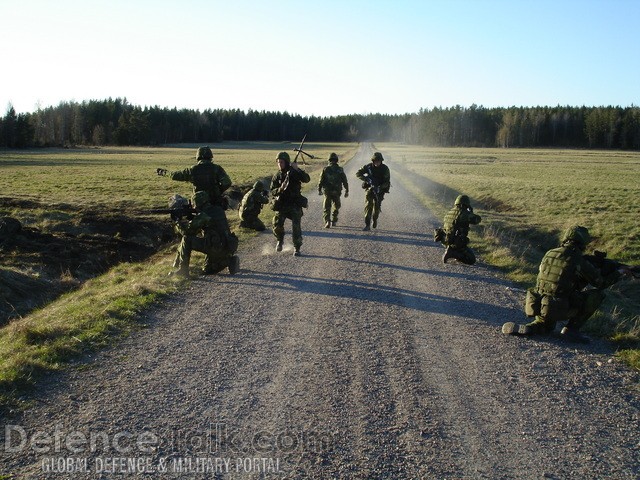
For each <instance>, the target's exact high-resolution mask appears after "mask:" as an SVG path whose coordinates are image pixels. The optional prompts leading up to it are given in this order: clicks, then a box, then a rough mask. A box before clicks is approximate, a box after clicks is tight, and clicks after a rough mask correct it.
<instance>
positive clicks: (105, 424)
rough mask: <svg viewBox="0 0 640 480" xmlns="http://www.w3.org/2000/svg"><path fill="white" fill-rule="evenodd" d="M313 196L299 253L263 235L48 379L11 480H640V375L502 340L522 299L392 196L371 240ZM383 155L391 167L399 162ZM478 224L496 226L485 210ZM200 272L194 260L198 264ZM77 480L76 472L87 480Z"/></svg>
mask: <svg viewBox="0 0 640 480" xmlns="http://www.w3.org/2000/svg"><path fill="white" fill-rule="evenodd" d="M371 151H372V150H371V146H370V145H366V144H365V145H363V147H362V148H361V149H360V151H359V152H358V154H357V155H356V157H355V158H354V159H353V160H351V161H350V162H349V163H347V164H346V166H345V170H346V172H347V176H348V178H349V182H350V186H351V196H350V197H349V198H348V199H345V200H344V202H343V209H342V211H341V216H340V219H339V222H338V226H336V227H335V228H331V229H325V228H323V222H322V214H321V197H320V196H318V195H317V193H316V190H315V189H313V190H311V192H310V193H309V194H308V196H309V208H308V209H307V210H306V211H305V216H304V218H303V233H304V245H303V247H302V253H303V256H301V257H294V256H293V255H292V247H291V236H290V224H289V223H287V225H286V227H287V237H286V238H285V251H283V252H281V253H276V252H275V251H274V246H275V240H274V238H273V236H272V235H271V233H270V232H268V233H263V234H261V235H260V236H259V237H257V238H255V239H254V240H252V241H251V242H250V243H249V244H248V245H244V246H243V248H242V251H241V253H240V255H241V271H240V273H239V274H237V275H235V276H231V275H228V274H221V275H219V276H215V277H203V278H197V279H196V280H194V281H193V282H192V283H191V284H190V286H189V287H188V288H187V290H186V291H184V292H183V293H181V294H178V295H175V296H173V297H171V298H170V299H168V300H167V301H165V302H164V304H163V305H161V306H159V307H158V308H156V309H154V310H153V311H151V312H149V314H148V315H147V318H146V319H145V322H146V323H147V324H148V328H146V329H144V330H143V331H140V332H138V333H136V334H134V335H132V336H131V337H130V338H128V339H127V340H126V341H124V342H122V343H121V344H119V345H118V346H117V347H116V348H112V349H109V350H107V351H104V352H102V353H100V354H98V355H96V356H94V357H92V358H90V359H87V361H86V362H82V363H80V364H79V365H77V367H74V368H72V369H69V370H68V371H66V372H63V373H60V374H55V375H53V376H52V377H51V378H49V379H47V381H46V382H43V383H42V385H41V387H40V389H39V393H38V399H37V402H36V406H35V407H34V408H32V409H30V410H28V411H26V412H24V413H23V414H21V415H20V416H17V417H14V418H4V419H3V429H2V435H3V438H2V442H3V451H2V457H3V458H2V463H1V467H0V472H2V473H5V474H13V475H15V478H48V479H51V478H55V479H57V478H114V477H115V478H122V477H133V476H136V477H140V476H142V477H145V478H314V479H319V478H390V479H400V478H412V479H413V478H416V479H417V478H421V479H462V478H464V479H541V478H552V479H573V478H575V479H591V478H593V479H596V478H597V479H602V478H615V479H637V478H640V435H639V432H640V428H639V406H640V402H639V398H640V395H639V389H638V374H637V373H635V372H631V371H629V370H628V369H627V368H626V367H624V366H623V365H621V364H619V362H618V361H617V360H615V359H614V358H613V356H612V354H613V352H612V350H611V346H610V345H608V344H607V343H605V342H601V341H594V342H592V343H591V344H589V345H586V346H585V345H575V344H566V343H564V342H563V341H561V340H560V339H559V338H557V337H552V338H548V339H540V340H532V339H522V338H515V337H505V336H503V335H502V334H501V333H500V326H501V325H502V323H503V322H506V321H522V320H523V319H524V318H523V314H522V313H521V308H520V304H521V301H522V298H523V292H522V291H520V290H518V289H515V288H514V287H513V286H512V285H510V284H509V282H507V281H505V280H503V279H502V278H501V277H500V276H499V275H498V274H497V273H496V272H495V271H493V270H492V269H491V268H488V267H487V266H485V265H484V264H483V262H482V259H481V258H480V259H479V263H478V264H477V265H476V266H473V267H468V266H464V265H460V264H457V263H455V262H451V263H450V264H448V265H443V264H442V262H441V260H440V258H441V255H442V253H443V249H442V247H441V246H440V245H436V244H435V243H433V241H432V238H431V230H432V227H433V225H434V224H436V223H438V224H439V223H440V221H439V220H436V219H434V218H433V217H432V215H431V214H430V213H429V212H428V211H427V210H425V209H424V207H422V206H421V205H420V204H419V203H418V202H417V201H416V199H415V198H413V197H412V196H411V195H410V194H408V193H407V191H406V190H405V189H404V188H403V186H402V185H401V184H400V182H399V181H398V180H397V179H396V180H394V177H393V175H394V171H397V169H398V168H401V167H400V165H398V164H396V165H394V159H393V158H387V159H386V160H387V164H388V165H389V167H390V169H391V175H392V185H393V187H392V189H391V193H390V194H389V195H387V197H386V198H385V200H384V202H383V211H382V214H381V216H380V221H379V228H378V229H375V230H372V231H370V232H363V231H362V230H361V228H362V226H363V220H362V206H363V191H362V189H361V188H360V182H359V181H358V180H357V179H356V178H355V176H354V173H355V171H356V169H357V168H359V167H360V166H362V165H364V164H365V163H367V162H368V161H369V158H370V156H371ZM383 153H384V152H383ZM479 213H482V212H479ZM197 260H198V259H197ZM72 470H77V471H75V472H72Z"/></svg>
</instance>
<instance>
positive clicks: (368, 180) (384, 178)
mask: <svg viewBox="0 0 640 480" xmlns="http://www.w3.org/2000/svg"><path fill="white" fill-rule="evenodd" d="M383 161H384V158H383V157H382V154H381V153H380V152H375V153H374V154H373V156H372V157H371V163H368V164H366V165H364V166H363V167H362V168H360V170H358V171H357V172H356V177H357V178H358V179H360V180H362V188H364V189H365V190H366V194H365V198H364V228H363V230H364V231H367V230H370V229H371V227H373V228H376V227H377V226H378V217H379V216H380V210H381V204H382V200H383V199H384V194H385V193H389V188H391V173H390V172H389V167H387V166H386V165H383V163H382V162H383ZM372 218H373V223H371V219H372Z"/></svg>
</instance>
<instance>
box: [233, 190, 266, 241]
mask: <svg viewBox="0 0 640 480" xmlns="http://www.w3.org/2000/svg"><path fill="white" fill-rule="evenodd" d="M267 203H269V196H268V195H267V192H266V190H265V188H264V185H263V184H262V182H260V181H258V182H256V183H254V185H253V188H252V189H251V190H249V191H248V192H247V193H246V194H245V195H244V197H242V202H240V210H239V212H238V215H239V216H240V226H241V227H242V228H251V229H253V230H257V231H258V232H262V231H263V230H265V228H266V227H265V226H264V223H263V222H262V220H260V218H258V216H259V215H260V212H261V211H262V206H263V205H265V204H267Z"/></svg>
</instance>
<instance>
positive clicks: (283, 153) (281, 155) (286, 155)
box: [276, 152, 291, 165]
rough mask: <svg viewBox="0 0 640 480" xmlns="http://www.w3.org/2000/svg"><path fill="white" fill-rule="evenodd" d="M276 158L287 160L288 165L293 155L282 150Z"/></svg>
mask: <svg viewBox="0 0 640 480" xmlns="http://www.w3.org/2000/svg"><path fill="white" fill-rule="evenodd" d="M276 160H284V161H285V162H287V165H289V164H290V163H291V157H290V156H289V154H288V153H287V152H280V153H279V154H278V156H277V157H276Z"/></svg>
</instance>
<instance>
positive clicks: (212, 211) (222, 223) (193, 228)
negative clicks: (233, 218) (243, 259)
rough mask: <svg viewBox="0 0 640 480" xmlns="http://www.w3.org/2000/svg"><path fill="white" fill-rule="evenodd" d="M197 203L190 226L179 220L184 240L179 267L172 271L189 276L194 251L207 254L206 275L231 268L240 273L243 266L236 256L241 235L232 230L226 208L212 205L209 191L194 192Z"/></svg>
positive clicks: (181, 245) (232, 271)
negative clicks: (238, 235) (237, 235)
mask: <svg viewBox="0 0 640 480" xmlns="http://www.w3.org/2000/svg"><path fill="white" fill-rule="evenodd" d="M193 204H194V206H195V208H196V210H197V212H198V213H197V214H196V216H195V217H194V218H193V220H191V221H190V222H189V223H188V224H186V225H184V224H181V223H179V222H177V223H176V230H177V231H178V232H179V233H180V234H181V235H182V241H181V242H180V246H179V247H178V253H177V255H176V260H175V262H174V264H173V266H174V267H177V268H178V270H175V271H174V272H171V273H172V274H174V275H182V276H185V277H188V276H189V261H190V259H191V252H192V251H193V250H195V251H197V252H202V253H204V254H205V255H206V258H205V264H204V267H203V268H202V273H203V274H205V275H208V274H213V273H218V272H220V271H221V270H223V269H224V268H228V269H229V273H231V274H234V273H236V272H237V271H238V270H239V269H240V259H239V258H238V257H237V255H234V254H235V253H236V250H237V249H238V237H236V235H235V234H234V233H232V232H231V230H230V229H229V224H228V223H227V217H226V215H225V213H224V210H223V209H222V207H220V206H219V205H212V204H211V202H210V201H209V194H208V193H207V192H205V191H199V192H196V193H195V194H194V196H193ZM199 234H202V235H201V236H200V235H199Z"/></svg>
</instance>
